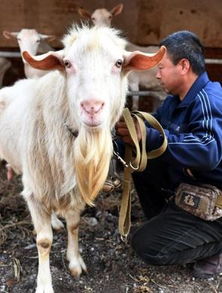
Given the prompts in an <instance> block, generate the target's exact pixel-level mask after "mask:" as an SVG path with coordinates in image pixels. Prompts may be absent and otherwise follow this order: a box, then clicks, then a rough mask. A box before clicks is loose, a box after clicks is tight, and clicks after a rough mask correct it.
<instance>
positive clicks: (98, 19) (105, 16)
mask: <svg viewBox="0 0 222 293" xmlns="http://www.w3.org/2000/svg"><path fill="white" fill-rule="evenodd" d="M122 9H123V4H122V3H120V4H118V5H116V6H115V7H114V8H112V9H111V10H107V9H106V8H98V9H95V10H94V11H93V12H92V13H90V12H88V11H87V10H85V9H84V8H81V9H80V10H78V12H79V14H80V15H81V16H82V17H85V18H90V19H91V21H92V23H93V24H94V25H97V26H108V27H111V21H112V19H113V16H116V15H119V14H120V13H121V12H122ZM114 12H115V13H114ZM159 48H160V47H159V46H137V45H135V44H133V43H131V42H129V41H128V42H127V43H126V50H127V51H136V50H138V51H141V52H144V53H155V52H157V51H158V50H159ZM156 74H157V68H156V67H154V68H151V69H150V70H147V71H141V72H131V73H130V74H129V75H128V80H129V88H130V90H132V91H139V86H142V87H144V88H146V89H147V90H151V91H155V92H157V94H158V96H159V98H160V99H161V100H163V99H164V98H165V97H166V93H165V92H164V91H163V89H162V87H161V85H160V83H159V81H158V80H157V78H156ZM132 109H134V110H138V109H139V96H136V95H135V96H133V101H132Z"/></svg>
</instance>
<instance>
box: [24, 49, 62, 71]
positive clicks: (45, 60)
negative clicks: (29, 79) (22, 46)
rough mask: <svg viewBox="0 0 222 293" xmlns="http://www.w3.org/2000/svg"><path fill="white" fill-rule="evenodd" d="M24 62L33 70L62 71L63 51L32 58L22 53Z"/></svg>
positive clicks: (26, 53)
mask: <svg viewBox="0 0 222 293" xmlns="http://www.w3.org/2000/svg"><path fill="white" fill-rule="evenodd" d="M22 56H23V58H24V60H25V61H26V62H27V63H28V64H29V65H31V66H32V67H33V68H36V69H40V70H55V69H58V70H60V71H64V69H65V67H64V65H63V61H62V60H63V58H62V57H63V50H60V51H57V52H54V51H52V52H51V51H50V52H48V53H46V54H42V55H38V56H32V55H30V54H29V53H28V52H27V51H24V52H23V53H22Z"/></svg>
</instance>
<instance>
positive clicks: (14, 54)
mask: <svg viewBox="0 0 222 293" xmlns="http://www.w3.org/2000/svg"><path fill="white" fill-rule="evenodd" d="M0 57H6V58H7V57H8V58H10V57H11V58H17V57H21V53H20V52H13V51H0ZM205 62H206V64H222V59H210V58H206V59H205Z"/></svg>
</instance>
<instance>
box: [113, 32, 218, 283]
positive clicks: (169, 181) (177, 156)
mask: <svg viewBox="0 0 222 293" xmlns="http://www.w3.org/2000/svg"><path fill="white" fill-rule="evenodd" d="M161 45H164V46H165V47H166V48H167V53H166V54H165V56H164V57H163V59H162V60H161V62H160V63H159V65H158V72H157V76H156V77H157V78H158V79H159V80H160V82H161V84H162V86H163V88H164V89H165V90H166V92H167V93H168V94H169V96H168V97H167V98H166V100H165V101H164V102H163V104H162V106H161V107H160V108H159V109H158V110H157V111H156V113H155V114H154V116H155V118H156V119H157V120H158V121H159V122H160V123H161V125H162V127H163V128H164V131H165V134H166V136H167V138H168V147H167V150H166V151H165V153H164V154H163V155H161V156H160V157H159V158H158V159H154V160H150V161H149V162H148V165H147V169H146V170H145V171H143V172H141V173H139V172H134V173H133V180H134V185H135V188H136V191H137V193H138V196H139V199H140V202H141V206H142V208H143V210H144V213H145V215H146V217H147V219H148V221H147V222H146V223H145V224H144V225H143V226H142V227H141V228H139V229H138V230H137V231H136V232H135V233H134V235H133V236H132V246H133V248H134V249H135V251H136V252H137V254H138V255H139V256H140V257H141V258H142V259H143V260H144V261H145V262H146V263H147V264H152V265H168V264H186V263H194V266H193V273H194V276H196V277H201V278H209V277H213V276H215V275H217V274H220V273H222V218H219V219H217V220H214V221H205V220H202V219H201V218H199V217H196V216H194V215H192V214H191V213H188V212H185V211H184V210H183V209H181V208H179V207H177V206H176V205H175V203H174V200H173V199H172V198H174V196H175V191H176V189H177V187H178V186H179V184H180V183H183V182H185V183H190V184H193V185H198V184H199V183H205V184H211V185H214V186H216V187H218V188H219V189H221V190H222V88H221V86H220V84H219V83H218V82H211V81H210V80H209V78H208V75H207V73H206V71H205V62H204V56H203V48H202V45H201V43H200V41H199V39H198V37H197V36H196V35H195V34H193V33H191V32H189V31H179V32H176V33H173V34H171V35H169V36H168V37H167V38H165V39H164V40H163V41H162V42H161ZM116 130H117V134H118V135H119V136H120V137H121V139H122V141H123V142H125V143H131V142H132V140H131V138H130V135H129V132H128V129H127V128H126V125H125V123H124V122H123V121H120V122H118V123H117V125H116ZM138 137H139V139H140V133H139V131H138ZM161 143H162V137H161V135H160V134H159V132H158V131H157V130H155V129H153V128H151V127H149V126H147V144H148V149H149V150H151V149H154V148H157V147H159V146H160V144H161Z"/></svg>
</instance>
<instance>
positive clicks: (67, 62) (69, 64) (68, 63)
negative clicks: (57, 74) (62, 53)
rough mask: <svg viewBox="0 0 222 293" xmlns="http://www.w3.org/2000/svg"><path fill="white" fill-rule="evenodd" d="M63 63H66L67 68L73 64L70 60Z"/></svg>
mask: <svg viewBox="0 0 222 293" xmlns="http://www.w3.org/2000/svg"><path fill="white" fill-rule="evenodd" d="M63 63H64V65H65V67H66V68H70V67H72V64H71V63H70V62H69V61H68V60H64V62H63Z"/></svg>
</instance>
